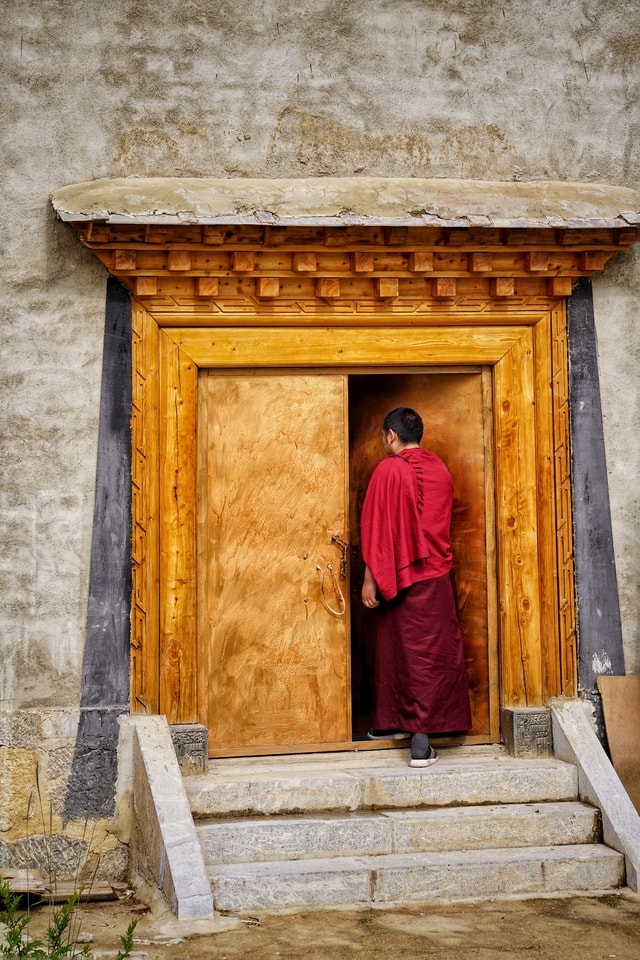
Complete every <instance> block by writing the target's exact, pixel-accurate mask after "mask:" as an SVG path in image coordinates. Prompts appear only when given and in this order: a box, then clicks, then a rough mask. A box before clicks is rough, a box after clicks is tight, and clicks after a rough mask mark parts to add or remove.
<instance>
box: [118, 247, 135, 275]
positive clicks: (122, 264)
mask: <svg viewBox="0 0 640 960" xmlns="http://www.w3.org/2000/svg"><path fill="white" fill-rule="evenodd" d="M113 268H114V270H127V271H129V270H135V268H136V251H135V250H114V257H113Z"/></svg>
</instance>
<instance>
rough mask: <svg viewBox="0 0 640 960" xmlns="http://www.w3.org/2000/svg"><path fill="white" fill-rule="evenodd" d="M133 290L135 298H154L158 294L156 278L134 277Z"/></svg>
mask: <svg viewBox="0 0 640 960" xmlns="http://www.w3.org/2000/svg"><path fill="white" fill-rule="evenodd" d="M133 289H134V292H135V295H136V297H155V296H156V294H157V292H158V278H157V277H134V278H133Z"/></svg>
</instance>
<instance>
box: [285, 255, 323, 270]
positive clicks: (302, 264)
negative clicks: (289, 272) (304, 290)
mask: <svg viewBox="0 0 640 960" xmlns="http://www.w3.org/2000/svg"><path fill="white" fill-rule="evenodd" d="M291 268H292V269H293V270H295V272H296V273H313V272H314V271H315V270H317V269H318V255H317V253H312V252H306V251H302V252H300V253H294V254H293V256H292V257H291Z"/></svg>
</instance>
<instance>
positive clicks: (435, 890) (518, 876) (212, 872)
mask: <svg viewBox="0 0 640 960" xmlns="http://www.w3.org/2000/svg"><path fill="white" fill-rule="evenodd" d="M208 875H209V878H210V881H211V887H212V891H213V898H214V904H215V907H216V909H217V910H225V911H236V912H246V911H254V910H260V909H264V910H267V909H280V908H284V907H298V908H300V907H319V906H331V905H338V904H354V905H355V904H367V903H372V904H373V903H411V902H414V903H415V902H420V901H429V902H433V901H437V900H468V899H483V900H486V899H489V898H492V897H513V896H529V895H543V894H559V893H570V892H580V891H588V892H589V893H594V892H596V891H606V890H612V889H615V888H617V887H620V886H621V885H622V884H623V883H624V877H625V873H624V857H623V856H622V855H621V854H619V853H616V852H615V851H613V850H611V849H609V848H608V847H604V846H601V845H599V844H580V845H570V846H554V847H526V848H518V849H500V850H494V849H489V850H472V851H464V852H460V851H458V852H456V851H454V852H448V853H428V854H391V855H385V856H379V857H339V858H338V857H337V858H335V859H321V860H290V861H278V862H274V861H268V862H264V863H252V864H246V863H242V864H237V863H234V864H222V865H218V866H215V867H209V868H208Z"/></svg>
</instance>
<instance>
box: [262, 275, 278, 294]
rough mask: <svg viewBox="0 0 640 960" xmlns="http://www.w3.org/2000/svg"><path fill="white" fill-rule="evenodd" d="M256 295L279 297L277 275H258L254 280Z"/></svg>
mask: <svg viewBox="0 0 640 960" xmlns="http://www.w3.org/2000/svg"><path fill="white" fill-rule="evenodd" d="M256 296H257V297H279V296H280V281H279V279H278V278H277V277H258V279H257V280H256Z"/></svg>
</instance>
